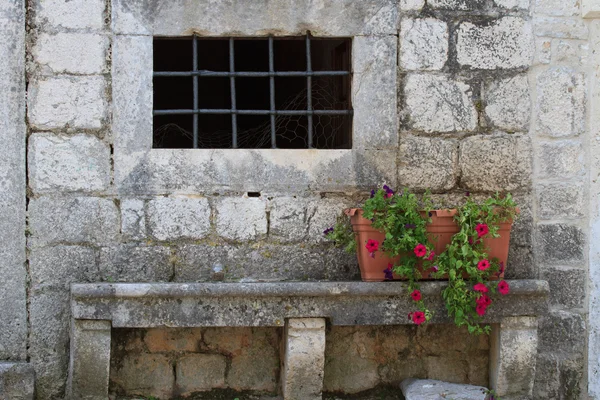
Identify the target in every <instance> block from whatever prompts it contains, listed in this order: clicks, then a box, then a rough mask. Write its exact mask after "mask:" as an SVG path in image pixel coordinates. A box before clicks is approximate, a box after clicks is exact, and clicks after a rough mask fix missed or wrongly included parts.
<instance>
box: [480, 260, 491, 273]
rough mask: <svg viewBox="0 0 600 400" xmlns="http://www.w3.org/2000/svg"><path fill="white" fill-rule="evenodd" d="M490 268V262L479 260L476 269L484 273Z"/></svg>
mask: <svg viewBox="0 0 600 400" xmlns="http://www.w3.org/2000/svg"><path fill="white" fill-rule="evenodd" d="M489 267H490V262H489V261H488V260H481V261H479V262H478V263H477V269H478V270H480V271H485V270H486V269H488V268H489Z"/></svg>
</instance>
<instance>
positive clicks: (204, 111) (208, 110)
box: [154, 108, 354, 115]
mask: <svg viewBox="0 0 600 400" xmlns="http://www.w3.org/2000/svg"><path fill="white" fill-rule="evenodd" d="M353 113H354V112H353V111H352V110H311V111H308V110H273V111H271V110H232V109H223V108H220V109H217V108H202V109H199V110H186V109H179V110H154V115H186V114H220V115H223V114H238V115H352V114H353Z"/></svg>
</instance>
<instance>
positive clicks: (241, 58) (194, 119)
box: [153, 36, 352, 149]
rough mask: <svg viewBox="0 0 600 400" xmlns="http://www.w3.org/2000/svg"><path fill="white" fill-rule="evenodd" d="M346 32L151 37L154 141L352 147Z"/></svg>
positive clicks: (211, 145) (176, 145) (221, 145)
mask: <svg viewBox="0 0 600 400" xmlns="http://www.w3.org/2000/svg"><path fill="white" fill-rule="evenodd" d="M350 52H351V40H350V39H340V38H335V39H330V38H328V39H323V38H313V37H310V36H307V37H281V38H279V37H278V38H274V37H268V38H251V39H250V38H201V37H197V36H192V37H183V38H154V80H153V81H154V120H153V123H154V128H153V129H154V137H153V147H155V148H246V149H257V148H281V149H307V148H314V149H350V148H352V137H351V136H352V133H351V132H352V129H351V128H352V105H351V92H350V83H351V66H350V60H351V58H350V56H351V54H350Z"/></svg>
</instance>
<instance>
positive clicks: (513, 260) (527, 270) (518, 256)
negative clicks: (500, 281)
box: [505, 244, 538, 279]
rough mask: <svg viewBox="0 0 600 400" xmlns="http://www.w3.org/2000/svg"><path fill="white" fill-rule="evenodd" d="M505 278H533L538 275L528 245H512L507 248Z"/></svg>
mask: <svg viewBox="0 0 600 400" xmlns="http://www.w3.org/2000/svg"><path fill="white" fill-rule="evenodd" d="M506 264H507V265H506V273H505V277H506V279H534V278H537V276H538V271H537V267H536V264H535V262H534V261H533V252H532V250H531V248H530V247H522V246H513V245H512V244H511V246H510V248H509V249H508V261H507V263H506Z"/></svg>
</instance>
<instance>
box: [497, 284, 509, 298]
mask: <svg viewBox="0 0 600 400" xmlns="http://www.w3.org/2000/svg"><path fill="white" fill-rule="evenodd" d="M498 291H499V292H500V294H503V295H504V294H508V292H509V291H510V286H508V282H506V281H500V282H498Z"/></svg>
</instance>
